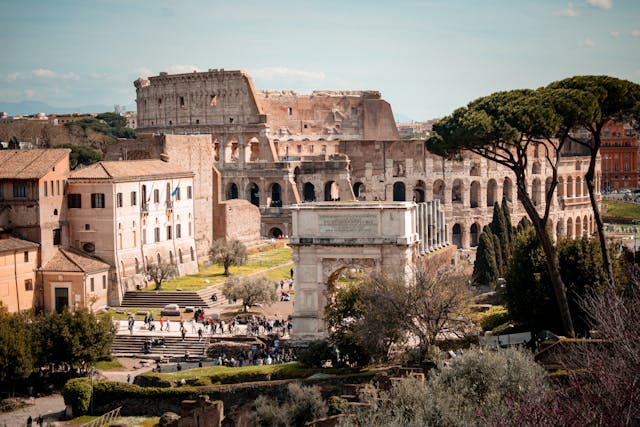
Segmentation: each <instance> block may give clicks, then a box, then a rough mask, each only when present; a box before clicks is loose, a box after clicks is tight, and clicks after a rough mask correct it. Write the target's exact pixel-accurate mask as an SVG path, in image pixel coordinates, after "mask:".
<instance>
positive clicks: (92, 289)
mask: <svg viewBox="0 0 640 427" xmlns="http://www.w3.org/2000/svg"><path fill="white" fill-rule="evenodd" d="M89 282H91V292H95V291H96V284H95V280H94V279H93V277H92V278H91V279H89Z"/></svg>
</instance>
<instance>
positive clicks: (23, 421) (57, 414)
mask: <svg viewBox="0 0 640 427" xmlns="http://www.w3.org/2000/svg"><path fill="white" fill-rule="evenodd" d="M31 402H33V404H32V405H29V406H25V407H24V408H22V409H18V410H17V411H13V412H8V413H0V426H2V427H5V426H6V427H17V426H26V425H27V418H29V415H31V417H32V418H33V420H34V422H33V426H34V427H37V424H36V423H35V419H36V418H38V416H40V415H41V416H42V418H44V420H45V422H44V425H45V426H46V425H47V424H50V423H52V422H55V421H58V420H60V419H62V417H63V416H64V410H65V404H64V399H63V398H62V395H60V394H52V395H51V396H46V397H37V398H35V399H32V400H31Z"/></svg>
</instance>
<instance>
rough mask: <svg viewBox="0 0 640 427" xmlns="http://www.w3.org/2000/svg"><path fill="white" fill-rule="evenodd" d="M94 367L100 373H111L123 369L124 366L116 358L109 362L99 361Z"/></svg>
mask: <svg viewBox="0 0 640 427" xmlns="http://www.w3.org/2000/svg"><path fill="white" fill-rule="evenodd" d="M94 366H95V368H96V369H98V370H100V371H111V370H114V369H118V368H122V364H121V363H120V362H119V361H118V359H116V358H115V357H114V358H111V359H109V360H99V361H98V362H96V363H95V364H94Z"/></svg>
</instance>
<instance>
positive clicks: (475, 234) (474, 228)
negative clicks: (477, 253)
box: [469, 222, 481, 248]
mask: <svg viewBox="0 0 640 427" xmlns="http://www.w3.org/2000/svg"><path fill="white" fill-rule="evenodd" d="M480 230H481V228H480V224H478V223H477V222H474V223H473V224H471V227H469V234H470V237H471V242H470V246H471V247H472V248H475V247H476V246H478V241H479V240H480Z"/></svg>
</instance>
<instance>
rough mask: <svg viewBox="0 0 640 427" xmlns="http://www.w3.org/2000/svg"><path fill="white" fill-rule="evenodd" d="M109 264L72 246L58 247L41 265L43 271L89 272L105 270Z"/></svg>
mask: <svg viewBox="0 0 640 427" xmlns="http://www.w3.org/2000/svg"><path fill="white" fill-rule="evenodd" d="M108 268H110V266H109V264H107V263H105V262H102V261H100V260H99V259H97V258H94V257H92V256H89V255H87V254H84V253H82V252H80V251H78V250H76V249H72V248H58V251H57V252H56V254H55V255H54V256H53V257H52V258H51V259H50V260H49V262H48V263H47V264H46V265H45V266H44V267H42V269H43V270H45V271H77V272H86V273H90V272H93V271H100V270H106V269H108Z"/></svg>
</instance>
